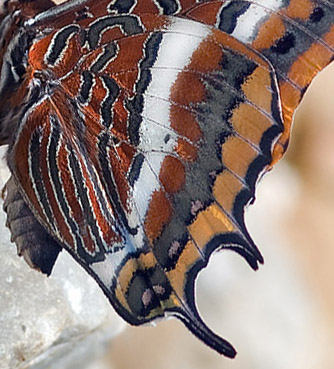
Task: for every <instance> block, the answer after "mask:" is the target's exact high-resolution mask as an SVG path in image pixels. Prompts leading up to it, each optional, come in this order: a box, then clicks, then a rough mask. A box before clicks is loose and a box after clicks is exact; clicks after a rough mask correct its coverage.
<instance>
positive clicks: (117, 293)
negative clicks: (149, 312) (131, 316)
mask: <svg viewBox="0 0 334 369" xmlns="http://www.w3.org/2000/svg"><path fill="white" fill-rule="evenodd" d="M115 296H116V298H117V300H118V301H119V302H120V303H121V305H122V307H123V308H124V309H126V310H127V311H128V312H130V313H131V309H130V306H129V305H128V302H127V301H126V298H125V296H124V293H123V291H122V289H121V287H120V286H119V285H117V287H116V288H115Z"/></svg>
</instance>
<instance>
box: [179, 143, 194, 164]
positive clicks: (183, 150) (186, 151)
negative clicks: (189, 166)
mask: <svg viewBox="0 0 334 369" xmlns="http://www.w3.org/2000/svg"><path fill="white" fill-rule="evenodd" d="M175 151H176V152H177V154H178V155H179V156H180V157H181V158H182V159H183V160H186V161H189V162H194V161H195V160H196V158H197V147H196V146H194V145H193V144H191V143H190V142H188V141H187V140H185V139H184V138H179V139H178V140H177V145H176V147H175Z"/></svg>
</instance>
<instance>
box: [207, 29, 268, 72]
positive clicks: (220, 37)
mask: <svg viewBox="0 0 334 369" xmlns="http://www.w3.org/2000/svg"><path fill="white" fill-rule="evenodd" d="M207 40H210V41H211V40H212V41H213V42H218V43H219V44H220V45H221V46H222V48H223V49H231V50H233V51H234V52H238V53H239V54H241V55H243V56H244V57H247V58H249V59H250V60H252V61H254V62H255V63H257V64H258V65H261V66H262V67H264V68H265V69H269V63H268V62H267V61H266V60H265V59H264V58H262V57H261V56H260V55H259V54H257V53H255V52H254V51H251V50H250V49H249V48H248V47H247V46H246V45H245V44H243V43H242V42H240V41H238V40H237V39H236V38H234V37H232V36H230V35H228V34H227V33H225V32H222V31H220V30H218V29H212V31H211V35H210V36H209V37H208V38H207Z"/></svg>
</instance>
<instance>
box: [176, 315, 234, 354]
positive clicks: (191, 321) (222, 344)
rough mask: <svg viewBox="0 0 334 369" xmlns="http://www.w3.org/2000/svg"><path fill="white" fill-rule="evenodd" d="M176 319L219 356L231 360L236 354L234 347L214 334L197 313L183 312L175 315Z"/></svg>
mask: <svg viewBox="0 0 334 369" xmlns="http://www.w3.org/2000/svg"><path fill="white" fill-rule="evenodd" d="M177 318H178V319H179V320H181V321H182V323H183V324H184V325H185V326H186V327H187V328H188V329H189V330H190V332H192V333H193V334H194V335H195V336H196V337H197V338H198V339H199V340H200V341H202V342H203V343H204V344H206V345H207V346H209V347H210V348H212V349H213V350H215V351H217V352H218V353H219V354H221V355H224V356H226V357H228V358H231V359H233V358H234V357H235V356H236V354H237V352H236V350H235V349H234V347H233V346H232V345H231V344H230V343H229V342H227V341H226V340H225V339H224V338H222V337H220V336H218V335H217V334H216V333H214V332H213V331H212V330H211V329H210V328H209V327H208V326H207V325H206V324H205V323H204V322H203V320H202V319H201V318H200V316H199V315H198V313H197V311H191V312H189V311H185V310H183V311H182V312H181V314H178V315H177Z"/></svg>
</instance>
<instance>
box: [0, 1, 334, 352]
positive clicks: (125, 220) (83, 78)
mask: <svg viewBox="0 0 334 369" xmlns="http://www.w3.org/2000/svg"><path fill="white" fill-rule="evenodd" d="M0 42H1V49H0V68H1V69H0V70H1V72H0V73H1V74H0V101H1V107H0V143H1V144H2V145H5V144H7V145H8V150H7V154H6V158H7V163H8V167H9V169H10V171H11V177H10V179H9V180H8V182H7V184H6V186H5V201H4V210H5V211H6V213H7V226H8V227H9V229H10V232H11V237H12V241H13V242H15V243H16V245H17V249H18V253H19V255H22V256H23V257H24V259H25V260H26V261H27V263H28V264H29V265H30V266H32V267H34V268H36V269H39V270H40V271H41V272H43V273H45V274H47V275H49V274H50V273H51V271H52V268H53V265H54V263H55V261H56V259H57V256H58V254H59V252H60V251H61V250H62V249H65V250H67V251H68V252H69V253H70V254H71V255H72V256H73V258H74V259H75V260H76V261H77V262H78V263H80V265H81V266H82V267H83V268H84V269H85V270H86V271H87V272H88V273H89V274H90V275H91V276H92V277H93V278H94V279H95V280H96V282H97V283H98V284H99V286H100V287H101V289H102V290H103V292H104V293H105V295H106V296H107V298H108V299H109V300H110V303H111V304H112V306H113V307H114V309H115V310H116V311H117V313H118V314H119V315H120V316H121V317H123V318H124V319H125V320H126V321H127V322H128V323H130V324H133V325H141V324H144V323H147V322H150V321H153V320H155V319H157V318H162V317H166V316H174V317H176V318H178V319H180V320H181V321H182V322H183V323H184V324H185V325H186V327H187V328H188V329H189V330H190V331H191V332H192V333H193V334H194V335H195V336H197V337H198V338H199V339H200V340H202V341H203V342H204V343H205V344H207V345H208V346H210V347H211V348H213V349H214V350H216V351H217V352H219V353H221V354H223V355H225V356H227V357H234V356H235V354H236V351H235V349H234V348H233V347H232V346H231V344H229V343H228V342H227V341H226V340H225V339H223V338H221V337H219V336H218V335H216V334H215V333H214V332H212V331H211V330H210V329H209V328H208V327H207V326H206V325H205V323H204V322H203V321H202V319H201V318H200V315H199V314H198V312H197V309H196V304H195V297H194V285H195V280H196V277H197V275H198V273H199V271H200V270H201V269H203V268H204V267H205V266H206V265H207V263H208V261H209V258H210V256H211V255H212V253H213V252H214V251H217V250H222V249H230V250H234V251H236V252H237V253H239V254H240V255H241V256H243V257H244V258H245V260H246V261H247V262H248V264H249V265H250V266H251V267H252V268H253V269H257V268H258V264H259V263H263V258H262V255H261V253H260V252H259V250H258V249H257V247H256V245H255V244H254V242H253V241H252V239H251V237H250V235H249V233H248V232H247V229H246V226H245V222H244V209H245V207H246V206H247V205H248V204H250V203H252V202H253V201H254V199H255V187H256V183H257V181H258V180H259V178H260V177H261V176H262V175H263V174H264V173H265V172H267V171H268V170H270V169H271V168H272V166H273V165H274V164H275V163H276V162H277V161H278V160H279V159H280V158H281V156H282V155H283V154H284V152H285V151H286V149H287V145H288V141H289V136H290V127H291V122H292V118H293V113H294V111H295V109H296V108H297V106H298V104H299V103H300V101H301V98H302V96H303V94H304V93H305V91H306V89H307V87H308V86H309V84H310V82H311V81H312V79H313V78H314V76H315V75H316V74H317V73H318V72H319V71H320V70H322V69H323V68H324V67H325V66H326V65H328V64H329V63H330V62H331V61H332V60H333V55H334V2H333V1H332V0H266V1H265V0H253V1H250V0H226V1H216V0H214V1H199V0H108V1H106V0H102V1H98V2H97V1H92V0H70V1H67V2H65V3H63V4H61V5H57V6H56V5H55V4H54V3H53V2H52V1H51V0H6V1H4V0H2V1H1V2H0Z"/></svg>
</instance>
